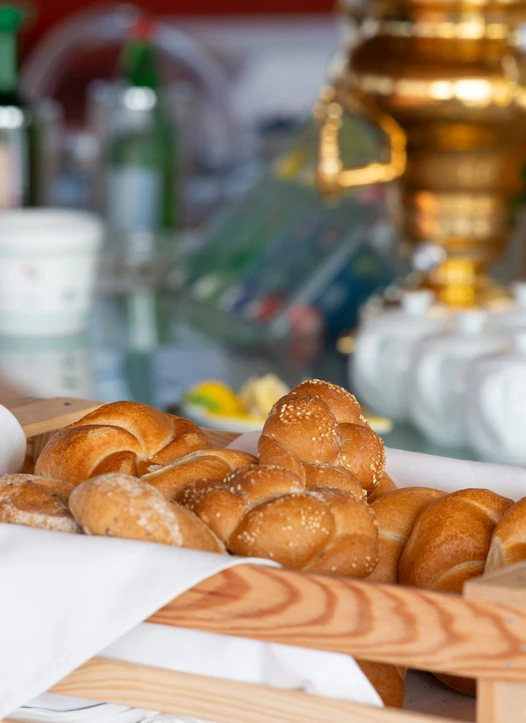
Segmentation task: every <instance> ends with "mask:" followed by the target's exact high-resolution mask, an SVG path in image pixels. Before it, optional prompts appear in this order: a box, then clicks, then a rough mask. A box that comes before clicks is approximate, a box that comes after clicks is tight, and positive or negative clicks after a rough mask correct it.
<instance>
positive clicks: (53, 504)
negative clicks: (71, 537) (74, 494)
mask: <svg viewBox="0 0 526 723" xmlns="http://www.w3.org/2000/svg"><path fill="white" fill-rule="evenodd" d="M72 489H73V487H72V486H71V485H69V484H67V483H66V482H62V481H59V480H53V479H47V478H43V477H37V476H35V475H31V474H5V475H2V476H1V477H0V522H9V523H12V524H16V525H26V526H27V527H37V528H39V529H42V530H55V531H58V532H71V533H78V532H80V530H79V528H78V526H77V524H76V522H75V520H74V519H73V517H72V515H71V513H70V511H69V508H68V499H69V496H70V494H71V491H72Z"/></svg>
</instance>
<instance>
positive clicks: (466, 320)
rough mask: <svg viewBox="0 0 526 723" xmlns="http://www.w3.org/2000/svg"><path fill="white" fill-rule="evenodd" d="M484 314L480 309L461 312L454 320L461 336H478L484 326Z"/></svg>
mask: <svg viewBox="0 0 526 723" xmlns="http://www.w3.org/2000/svg"><path fill="white" fill-rule="evenodd" d="M486 319H487V317H486V313H485V312H484V311H482V310H481V309H473V310H472V311H462V312H461V313H460V314H458V316H457V319H456V326H457V329H458V331H459V332H460V333H462V334H479V333H480V332H481V331H482V330H483V329H484V327H485V325H486Z"/></svg>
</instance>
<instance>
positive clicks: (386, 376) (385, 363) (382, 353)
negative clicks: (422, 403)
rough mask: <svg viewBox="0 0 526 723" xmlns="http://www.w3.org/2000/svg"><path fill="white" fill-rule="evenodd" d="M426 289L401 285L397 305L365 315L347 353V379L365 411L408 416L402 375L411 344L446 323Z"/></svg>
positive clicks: (402, 418)
mask: <svg viewBox="0 0 526 723" xmlns="http://www.w3.org/2000/svg"><path fill="white" fill-rule="evenodd" d="M433 301H434V296H433V294H432V292H430V291H424V290H419V291H406V292H405V293H404V294H403V296H402V300H401V308H399V309H398V308H397V309H396V310H389V311H384V312H383V313H378V314H375V315H373V316H369V317H365V318H364V319H363V320H362V323H361V324H360V327H359V329H358V334H357V337H356V345H355V350H354V354H353V355H352V356H351V359H350V369H349V374H350V385H351V389H352V390H353V392H355V393H356V395H357V397H358V398H359V399H360V401H361V402H362V403H363V404H364V405H365V406H366V407H368V408H369V409H371V411H373V412H374V413H376V414H379V415H385V416H387V417H390V418H391V419H393V420H395V421H398V422H400V421H407V419H408V417H409V405H408V391H407V375H408V372H409V369H410V366H411V361H412V355H413V350H414V348H415V346H416V344H417V343H418V342H419V341H420V340H421V339H422V338H424V337H426V336H430V335H432V334H437V333H439V332H440V331H442V330H444V329H445V328H446V324H447V321H448V317H447V314H446V311H445V310H444V309H442V308H440V307H437V306H433Z"/></svg>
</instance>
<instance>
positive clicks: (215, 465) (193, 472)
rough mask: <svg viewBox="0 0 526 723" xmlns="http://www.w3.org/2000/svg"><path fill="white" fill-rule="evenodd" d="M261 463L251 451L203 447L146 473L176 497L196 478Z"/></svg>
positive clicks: (222, 474)
mask: <svg viewBox="0 0 526 723" xmlns="http://www.w3.org/2000/svg"><path fill="white" fill-rule="evenodd" d="M247 464H257V459H256V457H254V455H252V454H248V452H238V451H237V450H234V449H199V450H197V452H192V453H191V454H187V455H185V456H184V457H181V458H180V459H176V460H175V461H174V462H170V463H169V464H167V465H164V466H163V467H159V468H158V469H156V470H154V471H152V472H150V473H149V474H146V475H144V476H143V477H142V480H143V481H144V482H148V483H149V484H151V485H152V486H153V487H155V488H156V489H158V490H159V492H162V493H163V495H164V496H165V497H166V498H167V499H169V500H176V499H177V498H178V497H179V495H180V494H181V493H182V492H183V490H185V489H186V487H188V486H189V485H190V484H192V483H194V482H195V481H196V480H200V479H209V480H222V479H224V478H225V477H226V476H227V474H230V472H232V471H233V470H235V469H237V468H238V467H243V466H244V465H247Z"/></svg>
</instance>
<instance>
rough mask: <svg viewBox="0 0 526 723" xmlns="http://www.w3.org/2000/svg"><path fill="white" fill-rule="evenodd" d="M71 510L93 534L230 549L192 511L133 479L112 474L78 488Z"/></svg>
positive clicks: (82, 525) (70, 503)
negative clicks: (169, 500)
mask: <svg viewBox="0 0 526 723" xmlns="http://www.w3.org/2000/svg"><path fill="white" fill-rule="evenodd" d="M69 506H70V509H71V511H72V513H73V516H74V517H75V519H76V520H77V522H78V524H79V525H80V527H81V528H82V529H83V530H84V532H85V533H86V534H88V535H105V536H108V537H125V538H128V539H131V540H145V541H148V542H159V543H162V544H165V545H177V546H179V547H191V548H194V549H197V550H207V551H209V552H224V551H225V548H224V546H223V545H222V544H221V542H220V541H219V540H218V539H217V537H216V536H215V535H214V534H213V532H211V530H209V529H208V527H206V525H204V524H203V523H202V522H201V520H200V519H199V518H198V517H197V516H196V515H194V514H193V513H192V512H190V510H187V509H185V508H184V507H181V505H177V504H174V503H171V502H168V500H167V499H166V498H165V497H164V496H163V495H162V494H161V493H160V492H159V491H158V490H156V489H155V488H154V487H152V486H151V485H149V484H148V483H146V482H143V481H142V480H140V479H137V477H132V476H130V475H125V474H118V473H108V474H104V475H100V476H98V477H92V478H91V479H89V480H86V481H85V482H82V483H81V484H80V485H78V486H77V487H76V488H75V489H74V490H73V492H72V493H71V496H70V498H69Z"/></svg>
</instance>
